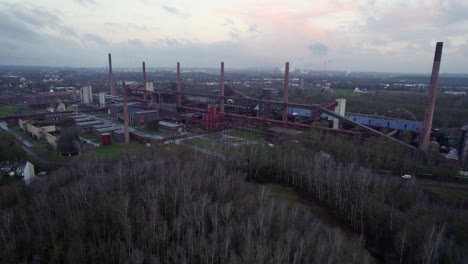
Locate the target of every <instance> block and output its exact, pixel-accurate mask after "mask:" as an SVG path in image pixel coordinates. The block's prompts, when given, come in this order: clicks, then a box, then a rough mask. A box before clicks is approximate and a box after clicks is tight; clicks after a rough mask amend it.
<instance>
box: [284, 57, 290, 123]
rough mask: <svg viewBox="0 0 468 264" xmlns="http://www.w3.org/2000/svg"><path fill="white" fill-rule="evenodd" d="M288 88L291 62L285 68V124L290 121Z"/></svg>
mask: <svg viewBox="0 0 468 264" xmlns="http://www.w3.org/2000/svg"><path fill="white" fill-rule="evenodd" d="M288 88H289V62H286V66H285V68H284V88H283V122H287V121H288V98H289V95H288Z"/></svg>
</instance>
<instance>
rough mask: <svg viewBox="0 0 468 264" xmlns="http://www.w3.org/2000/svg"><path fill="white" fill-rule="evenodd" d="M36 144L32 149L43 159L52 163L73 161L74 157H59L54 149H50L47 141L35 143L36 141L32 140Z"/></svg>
mask: <svg viewBox="0 0 468 264" xmlns="http://www.w3.org/2000/svg"><path fill="white" fill-rule="evenodd" d="M30 141H31V142H34V143H35V144H34V147H33V148H31V150H32V151H34V152H35V153H36V154H37V155H38V156H40V157H41V158H43V159H45V160H47V161H51V162H68V161H71V160H72V159H73V158H74V157H73V156H72V157H67V156H58V155H57V152H56V151H55V150H53V149H49V148H48V145H47V141H45V140H40V141H37V142H35V141H34V140H30Z"/></svg>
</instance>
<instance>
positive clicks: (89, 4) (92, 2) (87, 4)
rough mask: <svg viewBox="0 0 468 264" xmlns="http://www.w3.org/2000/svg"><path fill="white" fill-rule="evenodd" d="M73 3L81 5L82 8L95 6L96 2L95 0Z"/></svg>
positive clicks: (79, 0)
mask: <svg viewBox="0 0 468 264" xmlns="http://www.w3.org/2000/svg"><path fill="white" fill-rule="evenodd" d="M73 1H74V2H76V3H78V4H80V5H82V6H91V5H96V4H97V2H96V1H95V0H73Z"/></svg>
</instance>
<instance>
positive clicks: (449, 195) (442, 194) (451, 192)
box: [424, 186, 468, 203]
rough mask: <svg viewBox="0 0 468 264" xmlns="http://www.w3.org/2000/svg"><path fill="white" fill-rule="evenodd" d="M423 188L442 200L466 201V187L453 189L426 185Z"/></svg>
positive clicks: (467, 190) (449, 201)
mask: <svg viewBox="0 0 468 264" xmlns="http://www.w3.org/2000/svg"><path fill="white" fill-rule="evenodd" d="M424 189H426V190H427V191H429V192H431V193H432V194H434V195H435V196H436V197H437V198H438V199H439V200H441V201H443V202H447V203H460V202H461V201H465V202H466V201H468V189H455V188H449V187H439V186H426V187H424Z"/></svg>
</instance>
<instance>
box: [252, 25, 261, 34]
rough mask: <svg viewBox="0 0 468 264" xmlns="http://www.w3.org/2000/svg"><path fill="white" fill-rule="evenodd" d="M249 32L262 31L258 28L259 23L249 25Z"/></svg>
mask: <svg viewBox="0 0 468 264" xmlns="http://www.w3.org/2000/svg"><path fill="white" fill-rule="evenodd" d="M249 32H251V33H259V32H260V31H259V30H258V26H257V25H250V26H249Z"/></svg>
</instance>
